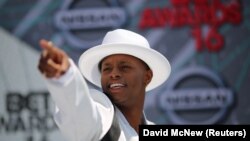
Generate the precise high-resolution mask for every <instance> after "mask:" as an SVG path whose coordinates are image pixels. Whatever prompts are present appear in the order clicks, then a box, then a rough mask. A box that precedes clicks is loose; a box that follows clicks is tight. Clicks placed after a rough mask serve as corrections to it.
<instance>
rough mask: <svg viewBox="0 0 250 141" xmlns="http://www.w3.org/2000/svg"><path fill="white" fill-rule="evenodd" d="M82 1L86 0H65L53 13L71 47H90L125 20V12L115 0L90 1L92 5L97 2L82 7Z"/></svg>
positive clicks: (121, 24) (57, 24)
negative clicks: (97, 4)
mask: <svg viewBox="0 0 250 141" xmlns="http://www.w3.org/2000/svg"><path fill="white" fill-rule="evenodd" d="M84 3H86V1H77V2H76V1H74V0H66V1H65V2H64V4H63V6H62V8H61V10H60V11H58V12H57V13H56V14H55V25H56V26H57V27H58V28H59V29H60V30H61V31H62V33H63V35H64V37H65V39H66V40H67V41H68V43H69V44H70V45H71V46H72V47H75V48H79V49H87V48H89V47H92V46H93V45H96V44H97V43H98V42H101V41H102V38H103V36H104V34H105V33H106V32H107V31H109V30H111V29H114V28H119V27H121V26H123V25H124V24H125V22H126V21H127V13H126V12H125V10H124V8H123V7H120V6H119V5H118V1H117V0H112V1H110V0H108V1H97V2H92V3H93V5H95V4H96V3H99V6H92V7H91V6H88V7H83V6H84ZM89 3H91V1H90V2H89ZM89 3H88V4H89ZM100 4H102V5H103V6H102V7H100Z"/></svg>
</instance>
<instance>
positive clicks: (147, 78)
mask: <svg viewBox="0 0 250 141" xmlns="http://www.w3.org/2000/svg"><path fill="white" fill-rule="evenodd" d="M152 78H153V72H152V70H151V69H149V70H147V71H146V74H145V81H144V82H145V84H146V86H147V85H148V84H149V83H150V82H151V80H152Z"/></svg>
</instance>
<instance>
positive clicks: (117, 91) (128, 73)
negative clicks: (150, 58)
mask: <svg viewBox="0 0 250 141" xmlns="http://www.w3.org/2000/svg"><path fill="white" fill-rule="evenodd" d="M151 78H152V71H151V70H150V69H149V68H147V66H146V65H145V63H143V62H142V61H141V60H139V59H137V58H135V57H133V56H130V55H123V54H117V55H111V56H108V57H106V58H104V59H103V60H102V63H101V83H102V89H103V91H104V93H106V94H107V95H108V97H110V98H111V100H112V101H113V102H114V103H115V104H117V105H118V106H133V105H134V104H136V103H138V102H143V101H144V95H145V88H146V86H147V84H148V83H149V82H150V81H151Z"/></svg>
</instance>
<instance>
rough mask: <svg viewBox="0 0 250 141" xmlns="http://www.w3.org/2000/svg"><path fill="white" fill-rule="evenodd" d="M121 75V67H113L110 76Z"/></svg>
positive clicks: (113, 77) (118, 76) (114, 77)
mask: <svg viewBox="0 0 250 141" xmlns="http://www.w3.org/2000/svg"><path fill="white" fill-rule="evenodd" d="M120 77H121V73H120V71H119V69H117V68H114V69H112V71H111V73H110V78H112V79H117V78H120Z"/></svg>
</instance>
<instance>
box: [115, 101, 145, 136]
mask: <svg viewBox="0 0 250 141" xmlns="http://www.w3.org/2000/svg"><path fill="white" fill-rule="evenodd" d="M120 110H121V112H122V113H123V115H124V116H125V118H126V119H127V121H128V123H129V124H130V126H131V127H133V128H134V129H135V131H136V132H137V133H139V125H140V124H141V123H142V116H143V105H137V106H133V107H131V108H128V107H120Z"/></svg>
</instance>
